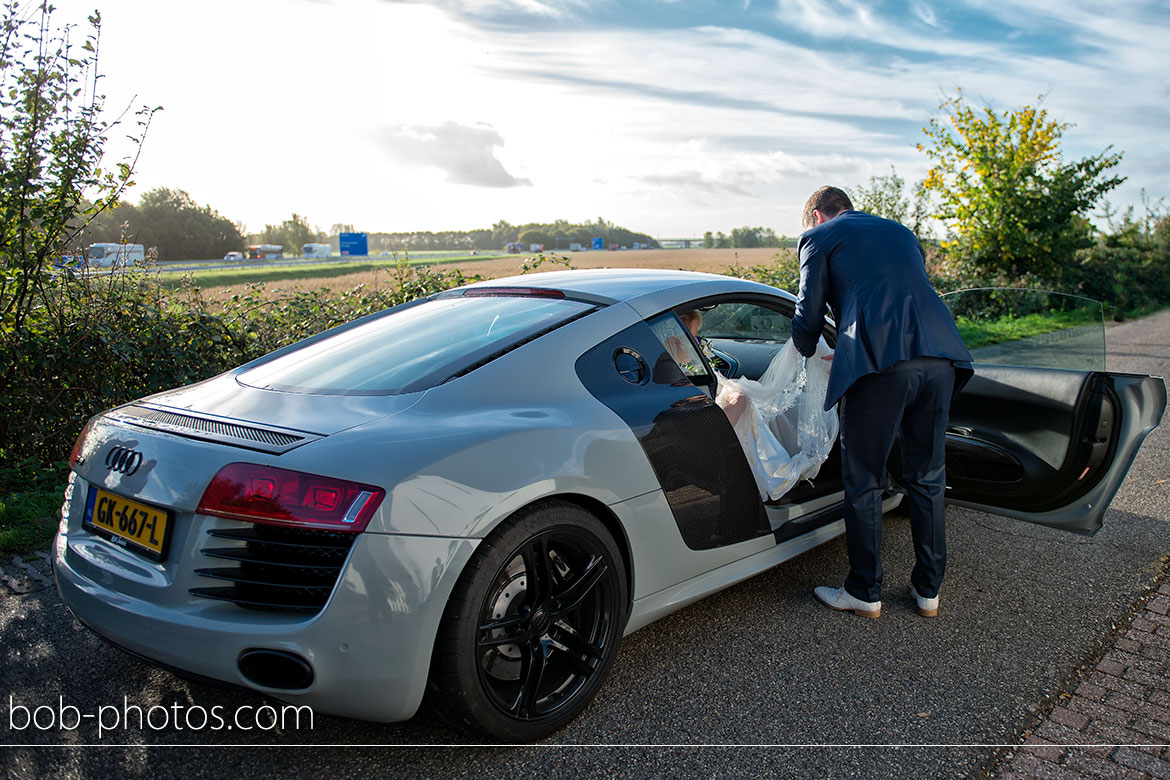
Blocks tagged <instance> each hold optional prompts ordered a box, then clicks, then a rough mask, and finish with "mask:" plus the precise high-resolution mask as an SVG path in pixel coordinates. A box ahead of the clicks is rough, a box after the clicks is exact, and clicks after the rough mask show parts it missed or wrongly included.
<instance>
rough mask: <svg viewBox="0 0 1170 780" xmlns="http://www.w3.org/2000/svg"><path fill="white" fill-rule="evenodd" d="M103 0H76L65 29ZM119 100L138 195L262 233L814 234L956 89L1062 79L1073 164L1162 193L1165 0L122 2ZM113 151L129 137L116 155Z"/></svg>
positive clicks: (116, 34) (905, 154)
mask: <svg viewBox="0 0 1170 780" xmlns="http://www.w3.org/2000/svg"><path fill="white" fill-rule="evenodd" d="M94 3H95V0H89V2H82V1H81V0H58V1H57V2H55V5H56V6H57V7H58V12H57V14H56V20H57V21H58V22H66V21H83V20H84V17H85V14H86V13H87V12H88V11H89V10H92V7H93V5H94ZM98 7H99V8H100V10H101V12H102V16H103V31H102V49H101V51H102V54H101V56H102V62H101V70H102V72H103V73H104V74H105V81H104V87H105V91H106V94H107V95H108V100H109V102H108V106H109V107H110V108H111V109H115V108H117V109H120V108H122V107H124V106H126V105H138V104H150V105H162V106H164V111H162V112H161V113H159V114H158V115H157V116H156V119H155V122H154V125H153V126H152V128H151V130H150V134H149V136H148V138H147V142H146V146H145V149H144V151H143V154H142V157H141V160H140V162H139V173H138V175H137V177H136V178H137V181H138V182H139V187H138V192H139V193H140V192H142V191H144V190H145V189H148V188H151V187H155V186H168V187H173V188H179V189H185V190H187V191H188V192H189V193H190V194H191V195H192V196H193V197H194V198H195V199H196V200H197V201H198V202H200V203H204V204H209V205H211V206H212V207H213V208H215V209H217V210H218V211H220V212H221V213H223V214H224V215H226V216H228V217H231V218H232V219H235V220H239V221H241V222H243V223H244V224H245V225H246V226H247V227H248V228H249V229H253V230H258V229H261V228H262V227H263V225H264V224H266V223H274V222H279V221H280V220H282V219H285V218H287V216H288V215H289V214H290V213H292V212H297V213H299V214H303V215H305V216H307V217H308V219H309V221H310V223H312V224H314V225H317V226H319V227H320V228H322V229H328V228H329V227H330V226H331V225H332V224H334V223H352V224H354V225H356V226H357V228H358V229H360V230H369V231H405V230H442V229H466V228H473V227H486V226H490V225H491V224H492V223H493V222H495V221H497V220H499V219H505V220H508V221H509V222H512V223H522V222H529V221H548V220H553V219H556V218H563V219H568V220H571V221H584V220H589V219H594V218H596V217H598V216H601V217H604V218H606V219H608V220H611V221H614V222H617V223H618V224H621V225H625V226H627V227H629V228H632V229H635V230H642V231H645V232H648V233H650V234H652V235H655V236H659V237H672V236H693V235H700V234H702V233H703V232H704V231H705V230H714V231H719V230H722V231H725V232H728V231H730V230H731V229H732V228H734V227H738V226H742V225H761V226H765V227H770V228H772V229H774V230H776V232H777V233H781V234H784V233H786V234H790V235H792V234H796V233H798V232H799V224H798V215H799V210H800V207H801V205H802V204H803V202H804V199H805V197H807V195H808V193H809V192H811V191H812V190H813V189H815V188H816V187H818V186H820V185H821V184H826V183H831V184H838V185H841V186H846V187H849V186H855V185H859V184H865V183H867V182H868V180H869V178H870V177H871V176H873V175H881V174H885V173H888V172H889V170H890V166H891V165H892V166H894V167H895V168H896V170H897V171H898V173H899V174H900V175H902V176H903V178H905V179H906V180H907V181H908V182H909V181H915V180H918V179H921V178H922V177H923V176H924V174H925V172H926V168H927V158H926V157H925V155H923V154H922V153H920V152H918V151H916V150H915V148H914V145H915V143H917V142H919V141H920V140H922V139H923V134H922V128H923V127H924V126H925V125H926V123H927V122H928V121H929V119H930V117H931V116H933V115H935V114H936V113H937V111H938V105H939V103H940V102H941V99H942V97H943V95H944V94H953V93H954V91H955V90H956V89H958V88H960V87H961V88H962V90H963V92H964V93H965V94H966V95H967V96H968V97H969V98H970V99H972V100H973V101H975V102H978V103H988V104H990V105H992V106H993V107H995V108H998V109H1004V108H1011V107H1016V106H1020V105H1023V104H1027V103H1034V102H1035V101H1036V99H1037V97H1038V96H1039V95H1041V94H1044V95H1045V96H1046V97H1045V100H1044V103H1043V105H1044V107H1045V108H1047V109H1048V111H1049V113H1050V115H1051V116H1052V117H1053V118H1056V119H1058V120H1061V121H1065V122H1070V123H1072V124H1073V125H1074V126H1073V127H1071V128H1070V129H1069V130H1067V131H1066V133H1065V136H1064V143H1063V148H1064V151H1065V155H1066V157H1068V158H1080V157H1083V156H1086V155H1090V154H1097V153H1099V152H1101V151H1102V150H1103V149H1104V148H1105V147H1107V146H1109V145H1111V144H1112V145H1113V146H1114V148H1115V149H1116V150H1120V151H1122V152H1123V153H1124V155H1125V156H1124V161H1123V163H1122V167H1121V171H1120V172H1121V173H1122V174H1123V175H1125V176H1127V177H1128V181H1127V182H1126V183H1125V184H1124V185H1123V186H1122V188H1120V189H1118V190H1117V191H1115V193H1114V195H1113V197H1112V200H1113V201H1115V202H1116V203H1118V204H1119V205H1126V204H1129V203H1136V202H1137V201H1138V200H1139V193H1140V190H1141V189H1142V188H1143V187H1144V188H1146V189H1147V190H1148V191H1149V192H1150V194H1151V195H1153V196H1154V197H1155V198H1157V197H1163V196H1170V186H1167V181H1168V178H1170V177H1168V176H1167V174H1168V173H1170V142H1168V141H1167V137H1168V132H1167V131H1168V130H1170V45H1168V44H1167V43H1166V42H1167V41H1170V4H1167V3H1165V2H1164V0H1155V1H1153V2H1141V1H1138V0H1133V1H1132V2H1127V1H1126V0H1122V1H1121V2H1116V3H1105V4H1099V3H1090V2H1087V1H1085V0H995V1H994V2H992V1H991V0H960V1H959V2H954V3H946V4H939V3H928V2H924V1H921V0H911V1H910V2H855V1H854V0H772V1H771V2H751V0H741V1H740V2H702V1H699V0H693V1H692V0H637V1H635V2H585V1H584V0H439V1H438V2H392V1H391V0H247V1H246V2H241V1H240V0H235V1H234V2H229V1H228V0H202V2H201V3H199V4H198V5H195V6H192V5H191V4H186V3H184V4H179V3H170V2H158V1H157V0H108V1H107V2H104V3H100V5H99V6H98ZM112 153H113V154H114V155H115V156H116V155H117V154H120V153H121V151H120V150H118V149H113V150H112Z"/></svg>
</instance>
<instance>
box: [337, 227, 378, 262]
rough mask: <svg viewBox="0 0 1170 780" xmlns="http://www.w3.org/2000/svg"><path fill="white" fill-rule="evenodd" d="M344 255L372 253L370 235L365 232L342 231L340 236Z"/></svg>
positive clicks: (339, 241) (339, 239)
mask: <svg viewBox="0 0 1170 780" xmlns="http://www.w3.org/2000/svg"><path fill="white" fill-rule="evenodd" d="M337 238H338V243H339V244H340V245H341V254H342V256H343V257H344V256H346V255H349V256H359V255H368V254H369V253H370V244H369V236H367V235H366V234H365V233H342V234H341V235H339V236H338V237H337Z"/></svg>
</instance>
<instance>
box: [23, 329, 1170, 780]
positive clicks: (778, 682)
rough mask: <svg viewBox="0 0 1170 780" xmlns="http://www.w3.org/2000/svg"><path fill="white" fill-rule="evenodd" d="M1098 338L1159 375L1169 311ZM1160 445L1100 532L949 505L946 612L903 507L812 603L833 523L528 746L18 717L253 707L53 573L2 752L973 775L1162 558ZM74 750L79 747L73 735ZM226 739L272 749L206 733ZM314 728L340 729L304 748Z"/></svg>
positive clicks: (188, 764) (207, 771) (235, 761)
mask: <svg viewBox="0 0 1170 780" xmlns="http://www.w3.org/2000/svg"><path fill="white" fill-rule="evenodd" d="M1108 341H1109V345H1110V350H1111V356H1110V362H1109V367H1110V369H1111V370H1114V371H1126V372H1133V373H1143V374H1156V375H1160V376H1167V375H1168V374H1170V312H1163V313H1162V314H1159V315H1156V316H1154V317H1152V318H1148V319H1146V320H1143V321H1140V322H1136V323H1127V324H1124V325H1119V326H1116V327H1114V328H1111V329H1110V331H1109V334H1108ZM1168 449H1170V426H1167V425H1163V427H1161V428H1159V429H1158V430H1157V431H1155V432H1154V433H1153V434H1152V435H1151V436H1150V438H1149V439H1148V440H1147V441H1146V444H1145V446H1144V447H1143V448H1142V451H1141V453H1140V454H1139V456H1138V460H1137V461H1136V462H1135V464H1134V466H1133V468H1132V469H1131V472H1130V474H1129V479H1128V481H1127V482H1126V484H1125V486H1124V487H1123V489H1122V491H1121V492H1120V493H1119V494H1118V496H1117V498H1116V499H1115V500H1114V502H1113V504H1112V507H1111V509H1110V510H1109V513H1108V516H1107V520H1106V525H1105V528H1104V530H1102V531H1101V532H1100V533H1099V534H1098V535H1097V536H1096V537H1093V538H1091V539H1088V538H1083V537H1077V536H1072V535H1069V534H1065V533H1061V532H1058V531H1052V530H1048V529H1044V528H1038V527H1034V526H1030V525H1027V524H1023V523H1019V522H1016V521H1012V520H1006V519H1001V518H998V517H993V516H990V515H986V514H982V513H979V512H973V511H968V510H964V509H956V508H952V509H951V510H949V512H948V521H949V522H948V526H949V529H950V545H949V546H950V561H949V566H948V571H947V578H946V582H945V583H944V586H943V590H942V592H941V596H942V608H941V611H940V615H939V617H938V618H937V619H934V620H926V619H923V618H920V617H918V616H917V614H915V612H914V609H913V604H912V602H911V600H910V598H909V597H908V596H907V594H906V593H905V592H904V591H903V590H902V583H906V582H908V580H909V572H910V565H911V558H912V553H911V548H910V533H909V527H908V523H907V522H906V520H905V518H901V517H895V518H891V519H890V520H888V522H887V526H886V533H885V546H884V550H883V559H884V561H885V564H886V583H887V593H886V597H885V598H884V602H885V604H884V606H885V609H884V612H883V615H882V617H881V619H880V620H866V619H863V618H859V617H856V616H853V615H850V614H844V613H834V612H830V611H829V610H827V609H825V608H824V607H822V606H820V605H819V604H818V603H817V602H816V601H815V600H814V598H813V597H812V593H811V591H812V588H813V587H814V586H816V585H819V584H824V583H830V584H837V583H839V582H840V580H841V578H842V577H843V575H844V573H845V568H846V564H845V549H844V545H843V543H842V541H841V540H840V539H838V540H835V541H833V542H830V543H828V544H825V545H823V546H822V547H820V548H818V549H816V550H813V551H811V552H809V553H806V554H805V555H803V556H801V557H800V558H798V559H796V560H794V561H791V562H789V563H787V564H785V565H783V566H780V567H778V568H776V569H773V570H772V571H769V572H766V573H764V574H762V575H760V576H758V577H756V578H754V579H752V580H750V581H748V582H746V583H743V584H741V585H739V586H736V587H733V588H730V589H728V590H726V591H723V592H722V593H719V594H717V595H715V596H713V597H711V598H708V599H706V600H704V601H703V602H700V603H699V604H696V605H694V606H691V607H689V608H687V609H685V610H683V611H681V612H678V613H676V614H674V615H672V616H670V617H667V618H665V619H663V620H661V621H659V622H657V623H655V624H653V625H651V626H649V627H647V628H645V629H643V630H642V631H639V632H637V633H636V634H633V635H631V636H629V637H627V638H626V641H625V643H624V645H623V647H622V650H621V653H620V655H619V657H618V660H617V664H616V667H615V669H614V672H613V674H612V675H611V677H610V679H609V680H608V681H607V683H606V685H605V686H604V687H603V690H602V692H601V694H600V695H599V696H598V698H597V699H596V701H595V702H594V703H593V704H592V706H591V707H590V708H589V709H588V710H587V711H586V712H585V713H584V715H583V716H582V717H580V718H579V719H578V720H577V721H575V722H574V723H572V724H571V725H570V726H569V727H568V728H566V729H564V730H563V731H561V732H559V733H558V734H556V735H554V736H553V737H552V738H550V739H549V740H547V741H546V742H545V743H543V744H541V745H536V746H528V747H494V748H484V747H467V746H460V747H451V746H450V745H457V744H458V743H461V742H464V741H465V738H464V737H463V736H462V735H460V734H458V733H456V732H453V731H450V730H448V729H446V728H445V727H444V726H442V725H441V724H440V723H438V722H437V721H436V720H435V719H434V718H433V717H431V716H429V715H426V714H423V715H420V716H419V717H416V718H415V719H414V720H412V721H410V722H408V723H403V724H394V725H375V724H368V723H362V722H356V721H350V720H345V719H341V718H330V717H325V716H317V717H316V718H315V722H314V724H313V728H311V729H309V728H307V727H304V726H302V728H300V729H294V728H284V729H282V730H276V731H261V730H252V731H242V730H240V729H233V730H219V731H211V730H208V729H204V730H194V729H187V728H183V729H181V730H177V729H175V728H174V727H173V726H170V727H167V728H163V729H160V730H157V731H156V730H152V729H151V728H149V727H145V728H138V727H136V726H135V727H133V728H130V729H115V730H113V731H111V732H108V733H106V734H103V735H102V738H101V739H100V740H99V738H98V734H97V729H96V727H95V725H94V723H93V721H92V720H90V721H85V722H83V723H82V725H81V726H80V727H79V728H77V729H76V730H62V729H60V728H54V729H48V730H39V729H37V728H36V727H33V726H29V727H26V728H24V729H20V728H18V727H19V726H20V725H21V721H20V715H19V711H17V713H18V716H17V720H16V721H15V723H14V721H13V720H12V718H13V712H12V711H11V710H10V705H12V704H17V705H23V706H28V707H30V708H33V707H35V706H38V705H51V706H52V707H53V708H56V707H57V706H58V704H59V698H58V697H61V699H60V702H63V703H64V704H66V705H72V706H75V707H77V708H78V711H79V712H80V713H95V712H97V711H98V708H99V707H101V706H103V705H107V706H109V705H114V706H116V707H118V708H122V707H123V706H124V705H125V704H129V705H136V706H138V707H141V708H142V709H143V710H146V709H149V708H150V707H151V706H154V705H161V706H163V707H168V708H169V707H172V705H176V704H177V705H181V706H182V707H184V708H188V709H187V710H185V711H190V710H189V708H193V707H202V708H205V709H206V710H208V711H210V710H211V709H212V708H213V707H216V706H219V707H221V708H224V710H226V711H233V710H235V709H236V708H237V707H241V706H253V707H258V706H261V705H263V704H264V703H265V702H264V700H262V699H259V698H257V697H253V696H251V695H248V694H245V693H241V692H238V691H232V690H221V689H216V688H212V687H208V686H205V685H201V684H197V683H188V682H185V681H184V680H181V679H179V678H177V677H175V676H173V675H171V674H169V673H166V672H163V671H159V670H156V669H153V668H151V667H149V666H147V665H145V664H142V663H140V662H138V661H135V660H133V659H131V658H129V657H128V656H125V655H123V654H122V653H120V652H119V651H117V650H114V649H112V648H110V647H108V646H106V645H105V644H103V643H102V642H101V641H100V640H98V639H96V638H95V637H93V636H92V635H91V634H89V633H88V632H87V631H86V630H85V629H82V628H81V627H80V626H79V625H78V624H77V623H76V621H74V620H73V618H72V616H71V615H70V614H69V612H68V610H66V609H65V607H64V606H63V605H62V604H61V601H60V599H59V598H58V597H57V595H56V593H55V592H54V591H53V590H51V589H49V590H43V591H41V592H39V593H33V594H28V595H23V596H9V597H7V598H0V659H2V661H0V675H2V677H3V684H2V685H0V696H3V697H4V698H8V701H2V702H0V743H3V744H5V745H8V746H10V747H6V748H4V749H3V750H0V767H3V770H4V772H5V773H6V774H8V775H9V776H12V777H22V778H24V777H27V778H40V777H67V778H88V777H103V778H104V777H107V776H111V775H118V776H123V777H133V778H138V777H141V778H152V780H158V779H161V778H192V777H202V776H234V777H253V776H288V777H313V778H315V777H321V776H324V777H358V776H367V775H372V776H394V777H501V778H502V777H507V778H515V777H540V778H549V779H550V780H551V779H553V778H578V777H612V776H622V777H648V778H649V777H687V778H692V777H694V778H699V777H747V776H767V777H778V778H796V777H818V778H822V777H856V778H874V777H899V778H910V777H913V778H968V777H983V776H985V773H986V767H987V766H988V765H989V763H990V762H991V761H993V760H994V758H995V755H996V749H995V747H994V746H995V745H999V744H1004V743H1012V742H1014V741H1015V739H1016V736H1017V734H1018V733H1019V731H1020V730H1021V728H1023V727H1024V726H1026V725H1027V724H1028V723H1029V721H1030V720H1031V718H1032V715H1033V713H1034V712H1035V711H1036V709H1037V708H1039V707H1040V706H1041V705H1042V703H1043V702H1044V701H1045V700H1046V698H1047V697H1052V696H1055V695H1057V694H1058V693H1059V692H1060V691H1061V690H1062V689H1063V688H1064V687H1065V685H1066V683H1067V681H1068V680H1069V679H1070V677H1071V676H1072V675H1073V674H1074V673H1075V672H1076V670H1077V669H1078V668H1079V667H1080V666H1081V665H1082V664H1083V663H1084V662H1085V661H1086V660H1087V659H1090V658H1092V657H1093V655H1094V654H1095V653H1096V652H1097V651H1098V649H1099V648H1100V647H1101V646H1102V645H1103V643H1104V642H1105V641H1106V640H1107V639H1108V638H1109V636H1110V634H1111V632H1112V630H1113V628H1114V625H1115V623H1116V622H1117V621H1118V620H1120V619H1121V618H1122V617H1123V616H1124V615H1125V614H1126V612H1127V610H1128V608H1129V606H1130V605H1131V604H1132V603H1133V602H1134V601H1135V600H1136V599H1137V598H1138V597H1139V595H1140V594H1141V593H1142V592H1143V590H1144V589H1145V587H1146V586H1147V585H1148V584H1149V583H1150V582H1151V581H1152V580H1153V579H1154V578H1155V577H1156V576H1157V574H1158V573H1159V572H1160V571H1161V570H1162V568H1163V567H1164V566H1165V565H1166V564H1165V562H1166V559H1167V556H1168V555H1170V525H1168V518H1170V483H1168V482H1167V481H1166V480H1167V479H1168V477H1170V475H1168V474H1167V468H1166V464H1167V454H1168ZM9 697H11V698H9ZM124 697H125V698H124ZM46 713H47V710H46V711H43V712H42V722H44V719H45V718H46V717H47V714H46ZM156 722H157V719H156ZM14 725H15V726H16V727H14ZM32 745H42V746H40V747H33V746H32ZM78 745H85V746H89V747H83V748H77V747H67V746H78ZM95 745H101V746H105V747H93V746H95ZM117 745H124V746H126V747H115V746H117ZM154 745H179V746H182V747H153V748H152V747H150V746H154ZM224 745H237V746H240V745H263V746H286V749H283V750H273V749H270V748H268V747H235V748H232V749H224V748H223V747H209V746H224ZM322 745H333V746H335V747H314V748H312V749H305V748H304V747H303V746H322ZM355 745H380V746H387V745H392V746H395V747H353V746H355ZM599 745H623V746H625V747H599ZM704 745H715V746H712V747H701V746H704ZM827 745H828V746H836V745H845V746H846V747H825V746H827ZM849 745H862V746H864V745H872V746H873V747H848V746H849ZM890 745H902V746H903V747H889V746H890ZM924 745H931V746H924ZM940 745H951V746H953V747H940ZM294 746H296V747H297V748H298V749H294ZM883 746H884V747H883Z"/></svg>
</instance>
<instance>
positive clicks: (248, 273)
mask: <svg viewBox="0 0 1170 780" xmlns="http://www.w3.org/2000/svg"><path fill="white" fill-rule="evenodd" d="M436 255H437V256H436ZM504 256H505V257H513V258H514V257H516V255H504ZM494 257H497V255H488V256H487V257H485V258H480V257H471V256H468V255H464V256H458V255H456V256H451V254H450V253H442V254H441V255H440V254H439V253H425V252H422V253H419V254H413V253H412V254H410V255H409V256H408V258H409V261H410V263H411V265H445V264H447V263H460V262H463V261H465V260H480V259H484V260H487V259H491V258H494ZM396 264H397V260H395V259H393V258H389V257H387V258H377V259H374V258H369V259H362V260H343V259H341V258H337V259H336V261H335V262H329V261H325V262H321V263H312V264H308V265H282V264H281V262H280V261H273V262H272V263H265V262H264V261H258V262H257V264H256V265H255V266H251V267H248V268H233V269H226V270H219V269H209V270H198V271H188V272H174V273H168V274H163V275H162V284H163V286H164V287H169V288H175V287H178V286H179V285H180V284H182V280H183V278H184V277H187V276H189V277H191V278H192V279H194V280H195V284H197V285H198V286H200V287H202V288H204V289H211V288H214V287H226V286H236V287H239V286H243V285H247V284H253V283H256V282H265V283H268V282H284V281H302V280H306V279H319V278H333V277H337V276H343V275H350V274H366V273H373V272H376V271H384V270H385V269H388V268H394V266H395V265H396ZM307 286H309V287H320V285H319V284H309V285H307Z"/></svg>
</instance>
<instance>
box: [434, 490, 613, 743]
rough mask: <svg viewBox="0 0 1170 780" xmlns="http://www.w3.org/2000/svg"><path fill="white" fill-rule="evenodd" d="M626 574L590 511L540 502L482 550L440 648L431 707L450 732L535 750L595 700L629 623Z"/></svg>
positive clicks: (452, 607) (455, 596)
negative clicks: (530, 745)
mask: <svg viewBox="0 0 1170 780" xmlns="http://www.w3.org/2000/svg"><path fill="white" fill-rule="evenodd" d="M627 592H628V591H627V583H626V571H625V566H624V564H623V561H622V558H621V554H620V553H619V551H618V549H617V546H616V545H615V544H614V541H613V538H612V537H611V536H610V534H609V532H608V531H607V530H606V528H605V526H604V525H602V523H601V522H600V521H599V520H598V519H597V518H596V517H594V516H593V515H592V514H591V513H589V512H588V511H586V510H585V509H583V508H581V507H579V506H576V505H574V504H569V503H564V502H560V501H542V502H538V503H536V504H533V505H532V506H530V507H527V508H526V509H523V510H521V511H520V512H518V513H517V514H516V515H514V516H513V517H512V518H510V519H509V520H508V521H506V522H505V523H504V524H503V525H502V526H501V527H500V528H498V529H496V530H495V531H494V532H493V533H492V534H490V535H489V536H488V537H487V538H486V539H485V540H484V541H483V542H481V543H480V546H479V547H478V548H477V549H476V552H475V554H474V555H473V556H472V559H471V561H470V562H469V563H468V565H467V567H466V569H465V570H464V571H463V573H462V575H461V576H460V578H459V582H458V583H457V584H456V586H455V589H454V592H453V593H452V595H451V599H450V601H449V602H448V604H447V609H446V611H445V613H444V616H443V622H442V624H441V626H440V628H439V633H438V636H437V638H436V641H435V651H434V656H433V659H432V664H431V677H430V681H429V696H430V699H431V701H432V703H433V704H434V706H435V708H436V709H437V710H438V711H439V713H440V714H441V715H443V717H444V718H446V719H447V720H448V721H449V722H451V723H452V724H453V725H455V726H457V727H459V728H462V729H465V730H468V731H471V732H473V733H477V734H482V735H486V736H489V737H493V738H495V739H501V740H506V741H514V742H527V741H530V740H534V739H539V738H540V737H543V736H545V735H547V734H550V733H552V732H553V731H556V730H557V729H559V728H561V727H563V726H564V725H565V724H567V723H568V722H569V721H571V720H572V719H573V718H575V717H576V716H577V715H578V714H579V713H580V712H581V711H582V710H583V709H584V708H585V707H586V705H588V703H589V701H590V700H591V699H592V698H593V696H594V695H595V694H596V693H597V691H598V689H599V688H600V686H601V683H602V681H603V680H604V679H605V676H606V675H607V674H608V672H609V669H610V667H611V666H612V664H613V660H614V657H615V656H616V654H617V650H618V646H619V645H620V643H621V636H622V632H623V630H624V628H625V623H626V607H627V598H628V595H627Z"/></svg>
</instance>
